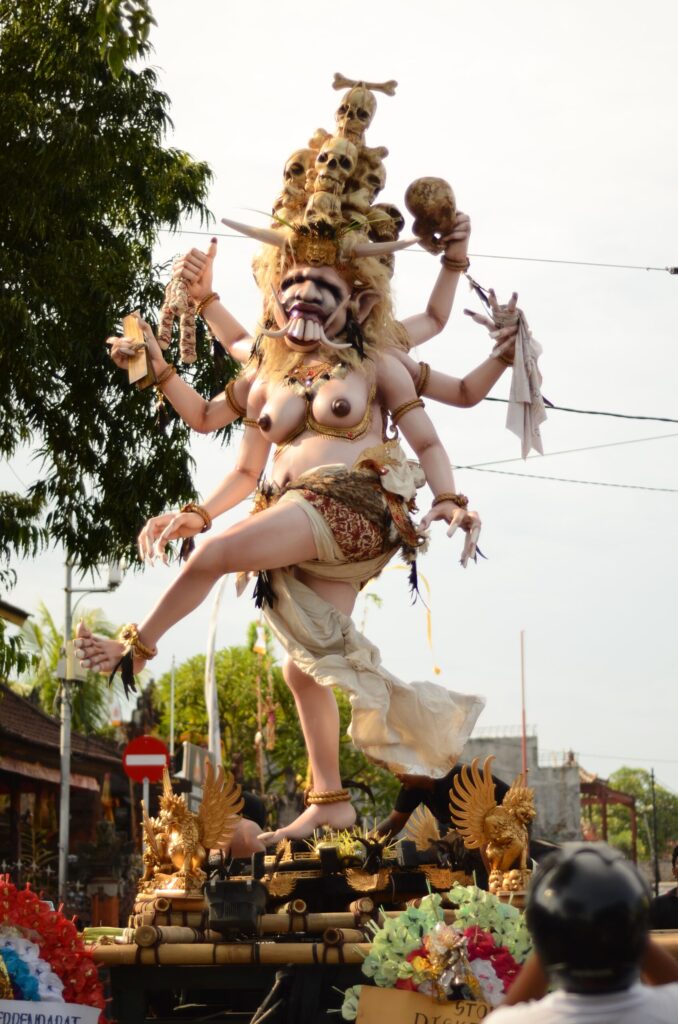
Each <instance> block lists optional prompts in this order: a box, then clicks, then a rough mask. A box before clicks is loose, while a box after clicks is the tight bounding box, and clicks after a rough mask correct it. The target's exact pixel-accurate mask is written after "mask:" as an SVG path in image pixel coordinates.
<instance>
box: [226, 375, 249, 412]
mask: <svg viewBox="0 0 678 1024" xmlns="http://www.w3.org/2000/svg"><path fill="white" fill-rule="evenodd" d="M234 390H235V381H234V380H229V382H228V384H227V385H226V387H225V389H224V395H225V396H226V401H227V402H228V404H229V405H230V407H231V409H232V410H233V412H234V413H235V414H236V416H237V417H238V419H242V418H243V416H244V415H245V413H246V412H247V409H243V407H242V405H241V404H240V402H239V401H238V399H237V398H236V397H235V395H234V393H233V392H234Z"/></svg>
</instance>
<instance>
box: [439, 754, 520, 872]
mask: <svg viewBox="0 0 678 1024" xmlns="http://www.w3.org/2000/svg"><path fill="white" fill-rule="evenodd" d="M478 761H479V758H477V757H474V759H473V761H472V762H471V767H470V770H469V767H468V765H464V767H463V768H462V770H461V772H460V773H459V775H455V777H454V780H453V785H452V789H450V815H451V818H452V822H453V824H454V826H455V828H456V829H457V831H458V832H459V834H460V835H461V836H462V838H463V840H464V846H466V848H467V849H468V850H475V849H479V850H480V854H481V856H482V858H483V861H484V863H485V866H486V867H487V870H488V872H489V889H490V892H499V891H502V890H506V889H509V890H516V889H524V888H525V886H526V884H527V880H528V877H529V874H530V872H529V871H528V870H527V853H528V847H529V835H528V831H527V826H528V825H529V823H530V822H531V821H532V819H533V818H534V816H535V814H536V811H535V808H534V790H533V789H529V788H528V786H527V784H526V780H525V775H524V774H522V773H521V774H520V775H518V776H517V778H516V779H515V781H514V782H513V784H512V785H511V787H510V789H509V791H508V793H506V795H505V797H504V799H503V801H502V803H501V804H498V803H497V801H496V798H495V795H494V780H493V778H492V773H491V771H490V765H491V764H492V761H494V756H493V755H491V754H490V756H489V757H487V758H485V763H484V764H483V767H482V770H479V769H478Z"/></svg>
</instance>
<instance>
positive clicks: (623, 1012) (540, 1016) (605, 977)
mask: <svg viewBox="0 0 678 1024" xmlns="http://www.w3.org/2000/svg"><path fill="white" fill-rule="evenodd" d="M649 906H650V891H649V889H648V886H647V884H646V882H645V881H644V879H643V878H642V877H641V875H640V874H639V873H638V871H637V870H636V869H635V867H634V866H633V865H632V864H631V863H629V862H628V861H626V860H624V858H623V857H622V855H621V854H620V853H619V852H618V851H616V850H612V849H611V848H610V847H609V846H606V845H605V844H604V843H567V844H565V845H564V846H563V847H562V849H560V850H558V851H557V852H556V853H553V854H551V855H550V856H549V857H547V858H545V860H544V861H542V863H541V864H540V866H539V868H538V870H537V871H536V872H535V875H534V877H533V880H532V884H531V886H530V890H529V893H528V901H527V910H526V917H527V925H528V928H529V929H530V934H531V935H532V939H533V942H534V947H535V953H534V954H533V956H532V957H531V959H530V960H528V961H527V963H526V964H525V966H524V967H523V970H522V971H521V973H520V975H519V976H518V978H517V979H516V980H515V982H514V984H513V986H512V987H511V989H510V991H509V993H508V995H507V997H506V1000H505V1004H504V1005H502V1006H500V1007H499V1008H498V1009H497V1010H495V1011H494V1013H493V1014H492V1017H491V1020H492V1024H575V1022H576V1024H676V1022H677V1021H678V964H677V963H676V961H675V960H674V959H673V958H672V957H671V956H669V955H668V954H667V953H665V952H664V951H663V950H662V949H660V948H659V947H658V946H657V945H656V944H655V943H653V942H651V941H650V939H649V933H648V922H649ZM641 971H642V973H643V979H644V981H646V982H648V984H641V983H640V975H641ZM549 985H551V986H553V988H554V989H555V991H552V992H551V993H550V994H549V995H544V993H545V992H546V990H547V989H548V987H549ZM654 986H661V987H654ZM539 996H544V998H541V999H538V1001H536V1002H533V1001H532V1000H533V999H534V998H535V997H537V998H538V997H539ZM517 1004H520V1005H517Z"/></svg>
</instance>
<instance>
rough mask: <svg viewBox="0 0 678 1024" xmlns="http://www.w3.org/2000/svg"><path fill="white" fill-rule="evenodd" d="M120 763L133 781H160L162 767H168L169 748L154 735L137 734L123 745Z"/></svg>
mask: <svg viewBox="0 0 678 1024" xmlns="http://www.w3.org/2000/svg"><path fill="white" fill-rule="evenodd" d="M122 765H123V768H124V769H125V772H126V773H127V775H129V777H130V779H134V781H135V782H143V781H144V779H148V781H149V782H160V780H161V778H162V773H163V769H164V768H166V767H169V750H168V749H167V747H166V746H165V744H164V743H163V742H162V740H157V739H156V738H155V736H138V737H137V739H135V740H132V741H131V742H130V743H128V744H127V746H126V747H125V749H124V751H123V755H122Z"/></svg>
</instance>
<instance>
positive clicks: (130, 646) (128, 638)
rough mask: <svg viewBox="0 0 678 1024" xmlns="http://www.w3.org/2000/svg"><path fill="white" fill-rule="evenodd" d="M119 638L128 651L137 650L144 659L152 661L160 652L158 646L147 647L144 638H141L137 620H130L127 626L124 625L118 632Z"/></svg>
mask: <svg viewBox="0 0 678 1024" xmlns="http://www.w3.org/2000/svg"><path fill="white" fill-rule="evenodd" d="M118 640H120V641H121V643H123V644H124V645H125V647H126V648H127V650H128V651H135V653H136V654H137V655H138V656H139V657H140V658H143V659H144V661H150V660H151V658H155V656H156V654H157V653H158V648H157V647H147V645H146V644H145V643H144V642H143V640H141V638H140V637H139V627H138V626H137V624H136V622H129V623H128V624H127V625H126V626H123V627H122V628H121V630H120V632H119V633H118ZM125 653H126V652H125Z"/></svg>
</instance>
